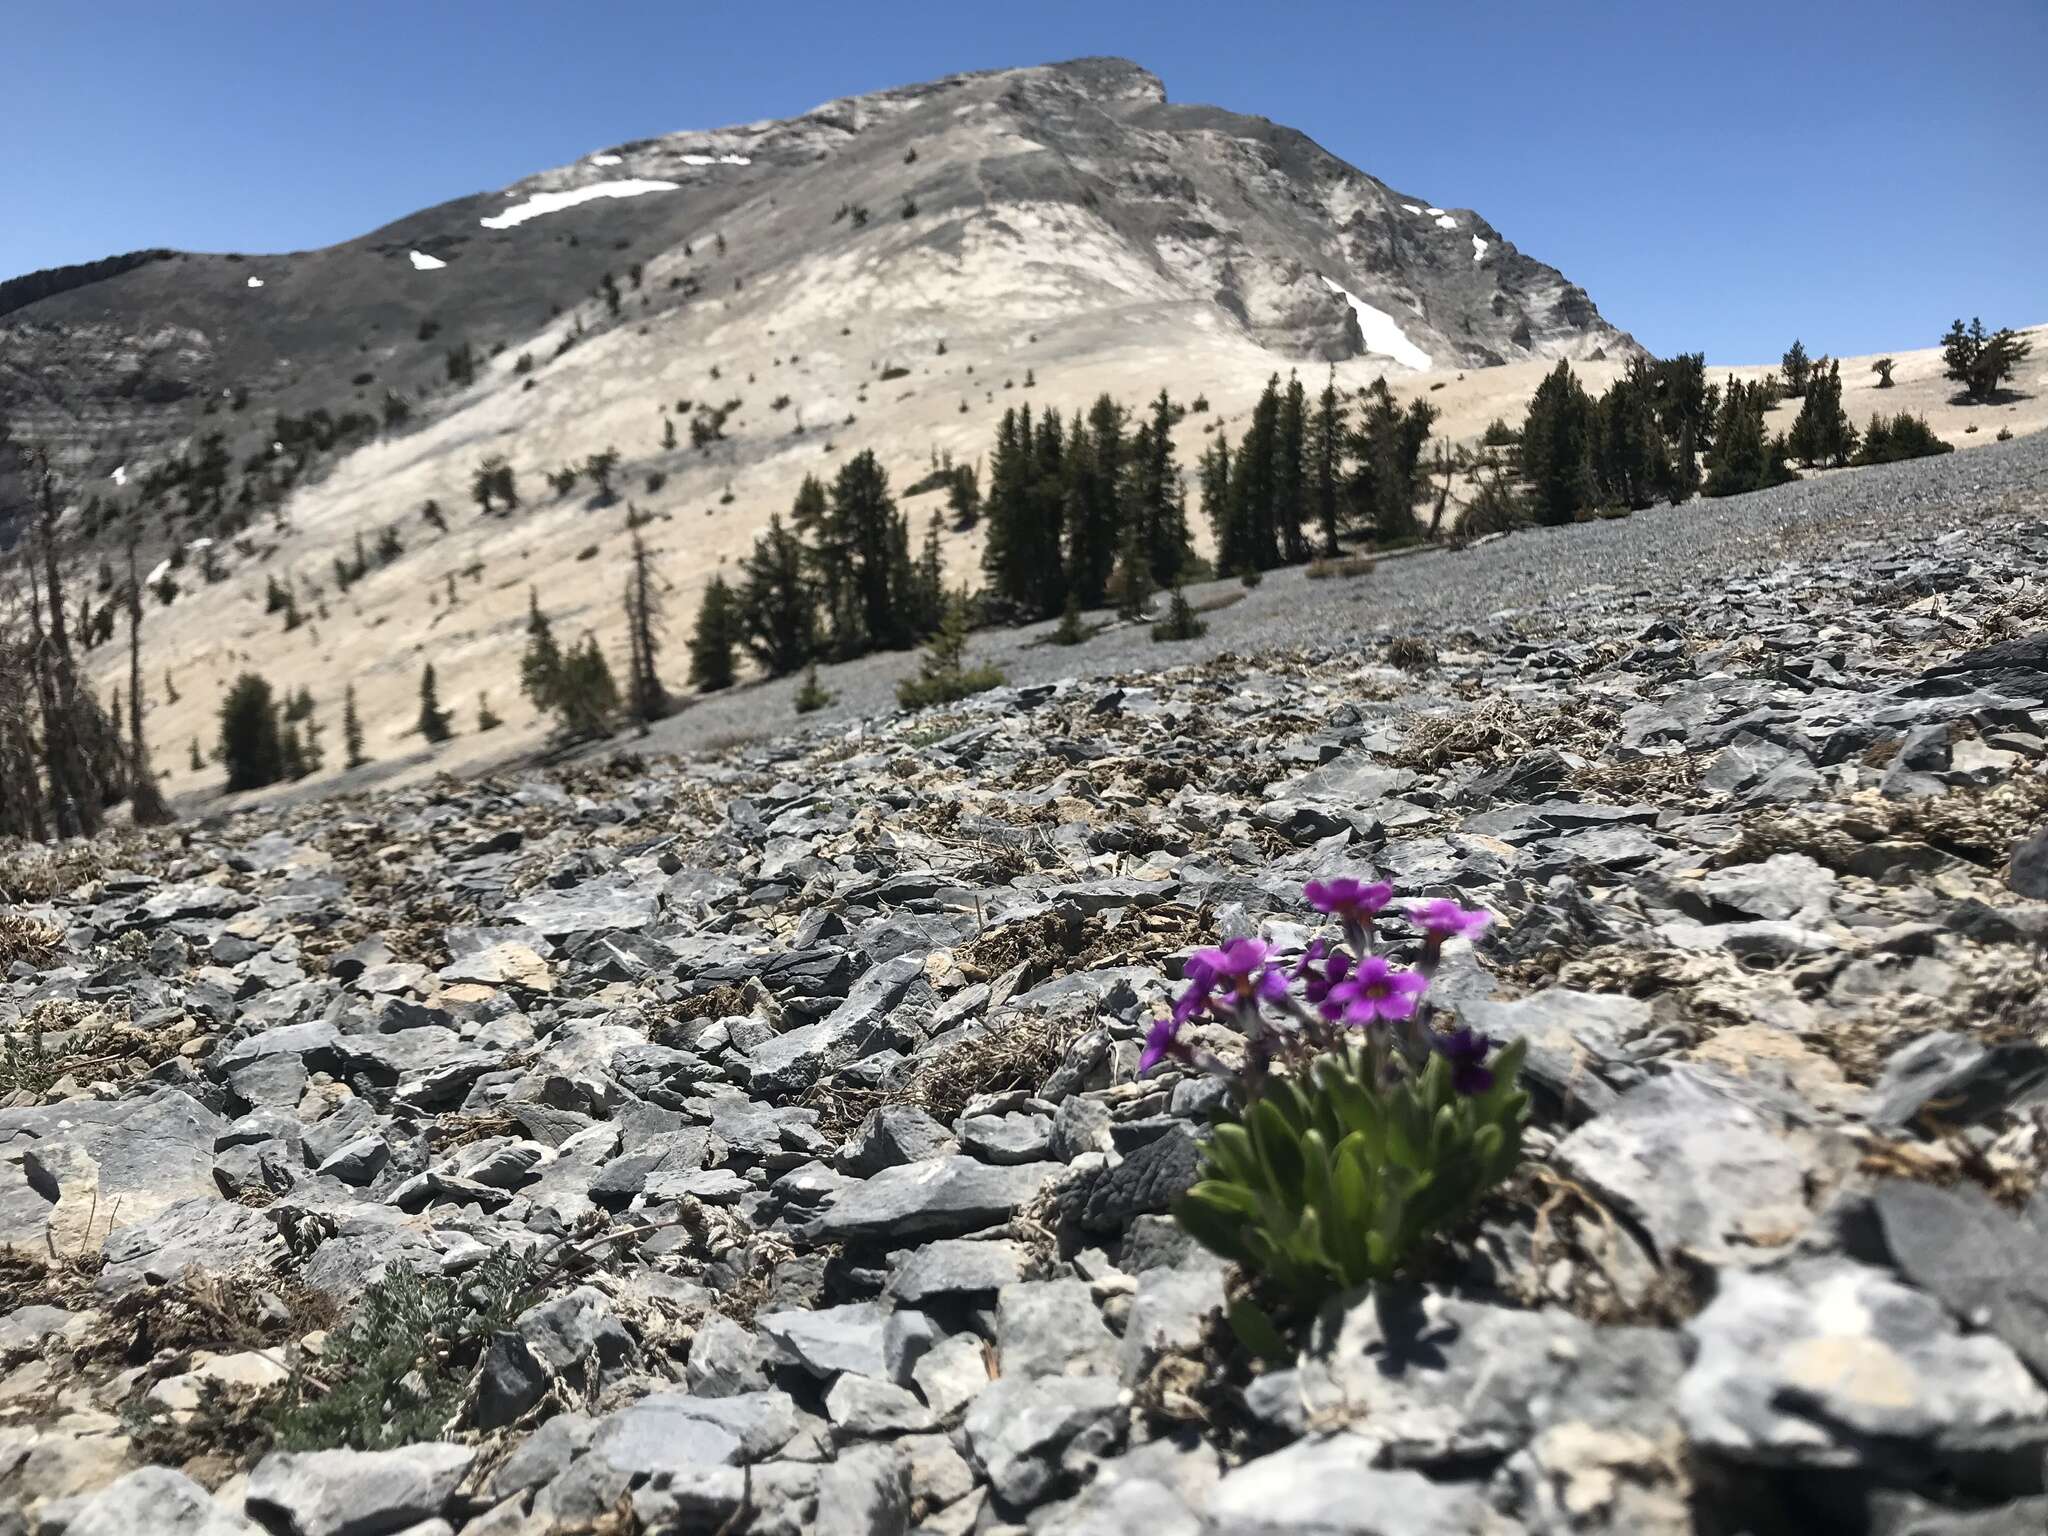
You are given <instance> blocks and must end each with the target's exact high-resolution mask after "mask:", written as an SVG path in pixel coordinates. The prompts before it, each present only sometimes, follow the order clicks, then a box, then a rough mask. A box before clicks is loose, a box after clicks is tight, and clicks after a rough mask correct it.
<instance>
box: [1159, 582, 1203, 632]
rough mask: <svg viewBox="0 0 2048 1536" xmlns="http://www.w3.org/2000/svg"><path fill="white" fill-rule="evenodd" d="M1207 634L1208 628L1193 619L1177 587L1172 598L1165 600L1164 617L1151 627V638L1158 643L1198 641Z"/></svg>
mask: <svg viewBox="0 0 2048 1536" xmlns="http://www.w3.org/2000/svg"><path fill="white" fill-rule="evenodd" d="M1208 632H1209V626H1208V625H1207V624H1205V623H1203V622H1202V621H1201V620H1200V619H1198V618H1196V617H1195V610H1194V609H1193V608H1192V607H1190V606H1189V605H1188V599H1187V594H1186V593H1184V592H1182V591H1181V589H1180V588H1179V587H1175V588H1174V589H1173V596H1172V597H1171V598H1169V599H1168V600H1167V604H1166V617H1165V618H1163V619H1161V620H1160V621H1159V622H1158V623H1157V624H1154V625H1153V626H1152V638H1153V639H1154V640H1159V641H1168V640H1199V639H1201V638H1202V636H1204V635H1206V634H1207V633H1208Z"/></svg>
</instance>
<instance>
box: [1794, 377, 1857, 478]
mask: <svg viewBox="0 0 2048 1536" xmlns="http://www.w3.org/2000/svg"><path fill="white" fill-rule="evenodd" d="M1790 442H1791V447H1792V453H1793V456H1794V457H1795V458H1797V459H1798V460H1799V462H1800V463H1801V464H1808V465H1811V464H1824V465H1830V466H1834V467H1837V468H1839V467H1840V466H1842V465H1844V464H1847V463H1848V462H1849V457H1850V455H1851V454H1853V453H1854V452H1855V451H1856V428H1855V427H1854V426H1852V425H1851V424H1850V421H1849V413H1848V412H1847V411H1845V410H1844V409H1843V408H1842V365H1841V364H1840V363H1839V362H1833V361H1829V360H1826V359H1823V361H1822V364H1821V365H1819V366H1816V367H1815V368H1814V370H1813V372H1812V374H1811V375H1810V376H1809V378H1808V380H1807V386H1806V398H1805V400H1804V401H1803V402H1801V404H1800V407H1799V416H1798V418H1797V419H1796V420H1795V421H1794V422H1793V423H1792V433H1791V438H1790Z"/></svg>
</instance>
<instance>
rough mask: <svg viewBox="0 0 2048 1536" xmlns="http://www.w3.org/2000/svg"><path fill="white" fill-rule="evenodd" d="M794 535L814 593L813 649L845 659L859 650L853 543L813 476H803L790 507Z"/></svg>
mask: <svg viewBox="0 0 2048 1536" xmlns="http://www.w3.org/2000/svg"><path fill="white" fill-rule="evenodd" d="M789 521H790V525H791V528H792V530H793V532H794V534H795V536H796V537H797V538H799V539H804V540H808V541H809V542H808V543H806V544H805V545H804V561H805V566H806V569H807V571H808V573H809V576H810V581H811V585H812V589H813V590H814V591H815V592H816V593H817V605H816V606H817V616H818V617H817V623H816V626H815V629H816V642H815V643H816V645H817V647H818V649H819V650H820V651H821V652H823V651H825V650H827V649H829V650H830V651H831V653H832V654H834V655H837V656H841V657H849V656H854V655H858V654H859V651H860V645H859V641H860V628H861V627H860V613H859V607H858V604H857V601H856V595H855V592H854V585H853V579H852V573H851V566H852V561H853V541H852V538H851V536H850V535H849V533H848V531H847V529H846V528H845V526H844V525H843V524H842V523H841V522H840V520H839V518H838V517H837V515H836V514H835V513H834V511H833V509H832V498H831V494H830V493H829V492H828V491H827V490H826V488H825V482H824V481H822V480H820V479H819V478H818V477H817V476H816V475H805V476H804V479H803V484H802V485H800V486H798V487H797V493H796V500H795V501H794V502H793V503H792V504H791V506H790V509H789Z"/></svg>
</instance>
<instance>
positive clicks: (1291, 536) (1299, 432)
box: [1273, 373, 1309, 565]
mask: <svg viewBox="0 0 2048 1536" xmlns="http://www.w3.org/2000/svg"><path fill="white" fill-rule="evenodd" d="M1278 455H1279V456H1278V459H1277V461H1276V464H1275V474H1274V483H1273V534H1274V539H1275V541H1276V542H1277V544H1278V545H1279V551H1280V558H1281V559H1283V560H1285V561H1287V562H1288V563H1289V564H1290V565H1292V564H1298V563H1300V562H1301V561H1303V560H1305V559H1307V558H1308V541H1307V539H1306V538H1305V537H1304V535H1303V533H1302V525H1303V524H1304V523H1306V522H1307V521H1308V519H1309V466H1308V397H1307V395H1306V393H1305V392H1304V391H1303V389H1302V387H1301V380H1300V378H1299V377H1298V376H1296V375H1295V374H1292V373H1290V374H1288V376H1287V392H1286V394H1284V395H1283V396H1281V399H1280V423H1279V441H1278Z"/></svg>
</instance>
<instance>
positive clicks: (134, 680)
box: [128, 533, 178, 827]
mask: <svg viewBox="0 0 2048 1536" xmlns="http://www.w3.org/2000/svg"><path fill="white" fill-rule="evenodd" d="M128 750H129V752H130V753H131V754H132V756H133V758H134V762H133V763H132V765H131V766H130V768H129V772H128V809H129V812H130V814H131V815H132V816H133V817H134V818H135V824H136V825H137V826H138V827H161V826H163V825H165V824H166V823H168V822H173V821H176V820H177V819H178V818H177V814H176V813H175V812H174V811H172V809H171V808H170V806H169V805H167V804H165V802H164V794H163V791H162V790H161V789H159V788H158V787H157V782H156V772H155V770H154V769H152V768H151V767H150V766H149V748H148V747H147V746H146V745H145V744H144V743H143V739H142V583H141V581H140V580H138V579H137V577H136V573H135V535H134V534H133V533H130V534H129V535H128Z"/></svg>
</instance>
